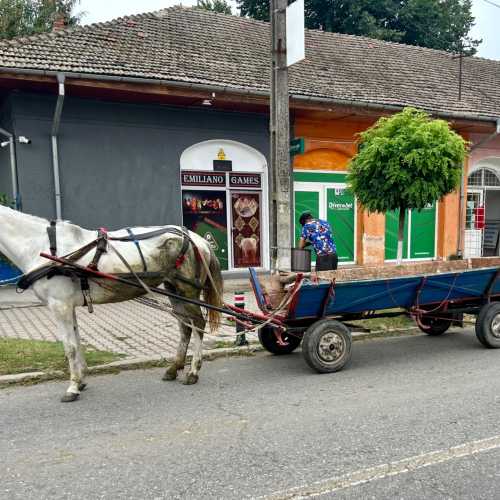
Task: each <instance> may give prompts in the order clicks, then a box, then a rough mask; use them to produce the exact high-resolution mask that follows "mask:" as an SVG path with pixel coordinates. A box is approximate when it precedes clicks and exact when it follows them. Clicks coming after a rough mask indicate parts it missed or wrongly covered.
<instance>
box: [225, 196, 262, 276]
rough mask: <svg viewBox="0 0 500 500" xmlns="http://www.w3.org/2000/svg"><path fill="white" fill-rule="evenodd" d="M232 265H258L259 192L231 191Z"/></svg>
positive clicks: (259, 263) (259, 247)
mask: <svg viewBox="0 0 500 500" xmlns="http://www.w3.org/2000/svg"><path fill="white" fill-rule="evenodd" d="M231 210H232V216H233V256H234V267H260V266H262V261H261V220H260V193H231Z"/></svg>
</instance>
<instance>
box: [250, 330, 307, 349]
mask: <svg viewBox="0 0 500 500" xmlns="http://www.w3.org/2000/svg"><path fill="white" fill-rule="evenodd" d="M281 338H282V339H283V341H284V342H286V343H287V345H280V344H279V343H278V339H277V338H276V335H275V334H274V328H273V327H272V326H264V327H263V328H261V329H260V330H259V342H260V344H261V345H262V347H263V348H264V349H265V350H266V351H269V352H271V353H273V354H276V355H280V354H290V353H291V352H293V351H295V349H297V347H299V345H300V342H301V341H302V339H301V338H299V337H295V336H294V335H289V334H288V333H287V332H286V331H285V332H284V333H282V334H281Z"/></svg>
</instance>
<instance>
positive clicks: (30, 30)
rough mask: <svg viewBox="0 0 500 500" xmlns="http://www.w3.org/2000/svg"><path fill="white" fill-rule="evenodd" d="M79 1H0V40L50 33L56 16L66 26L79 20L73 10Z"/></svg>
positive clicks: (79, 17)
mask: <svg viewBox="0 0 500 500" xmlns="http://www.w3.org/2000/svg"><path fill="white" fill-rule="evenodd" d="M79 3H80V0H0V38H8V39H10V38H13V37H16V36H28V35H34V34H37V33H45V32H48V31H51V30H52V28H53V25H54V21H55V20H56V19H57V16H58V15H62V16H64V18H65V22H66V25H68V26H73V25H75V24H78V23H79V22H80V20H81V17H82V13H75V12H74V10H75V8H76V6H77V4H79Z"/></svg>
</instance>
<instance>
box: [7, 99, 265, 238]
mask: <svg viewBox="0 0 500 500" xmlns="http://www.w3.org/2000/svg"><path fill="white" fill-rule="evenodd" d="M55 102H56V99H55V96H54V97H52V96H44V95H34V94H24V93H16V94H12V96H11V103H12V110H13V111H12V112H13V117H14V127H15V132H16V134H18V135H25V136H27V137H29V138H30V139H31V140H32V143H31V144H30V145H18V149H17V151H18V166H19V184H20V190H21V193H22V196H23V210H24V211H25V212H29V213H34V214H37V215H41V216H43V217H47V218H52V217H54V216H55V202H54V188H53V174H52V157H51V144H50V130H51V124H52V116H53V113H54V107H55ZM208 139H232V140H235V141H240V142H243V143H245V144H248V145H250V146H252V147H254V148H256V149H257V150H259V151H261V152H262V153H263V154H264V155H265V156H266V157H267V156H268V154H267V153H268V122H267V117H266V116H263V115H257V114H240V113H223V112H216V111H212V110H204V109H185V108H172V107H166V106H159V105H135V104H123V103H112V102H103V101H93V100H85V99H77V98H71V97H66V99H65V103H64V109H63V114H62V122H61V128H60V134H59V151H60V171H61V174H60V175H61V192H62V211H63V218H65V219H69V220H72V221H73V222H75V223H77V224H80V225H82V226H84V227H100V226H105V227H107V228H109V229H113V228H118V227H124V226H127V225H160V224H166V223H172V224H180V223H181V202H180V176H179V160H180V155H181V153H182V151H183V150H184V149H186V148H187V147H189V146H191V145H192V144H194V143H197V142H200V141H204V140H208Z"/></svg>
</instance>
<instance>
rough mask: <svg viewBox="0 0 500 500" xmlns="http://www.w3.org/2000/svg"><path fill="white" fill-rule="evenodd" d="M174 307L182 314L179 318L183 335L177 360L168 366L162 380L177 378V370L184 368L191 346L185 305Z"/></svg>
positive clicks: (178, 347) (178, 346)
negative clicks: (185, 322)
mask: <svg viewBox="0 0 500 500" xmlns="http://www.w3.org/2000/svg"><path fill="white" fill-rule="evenodd" d="M174 309H175V311H176V312H178V313H179V314H180V315H181V316H180V319H179V320H178V322H179V329H180V333H181V336H180V339H179V344H178V345H177V354H176V356H175V361H174V362H173V363H172V364H171V365H170V366H169V367H168V368H167V370H166V372H165V375H163V378H162V380H175V379H176V378H177V372H178V371H179V370H183V369H184V363H185V362H186V353H187V349H188V346H189V341H190V339H191V328H190V327H189V326H187V325H185V324H184V323H183V322H182V321H185V318H184V315H185V312H184V309H183V307H182V306H177V307H176V306H174ZM181 320H182V321H181Z"/></svg>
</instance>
